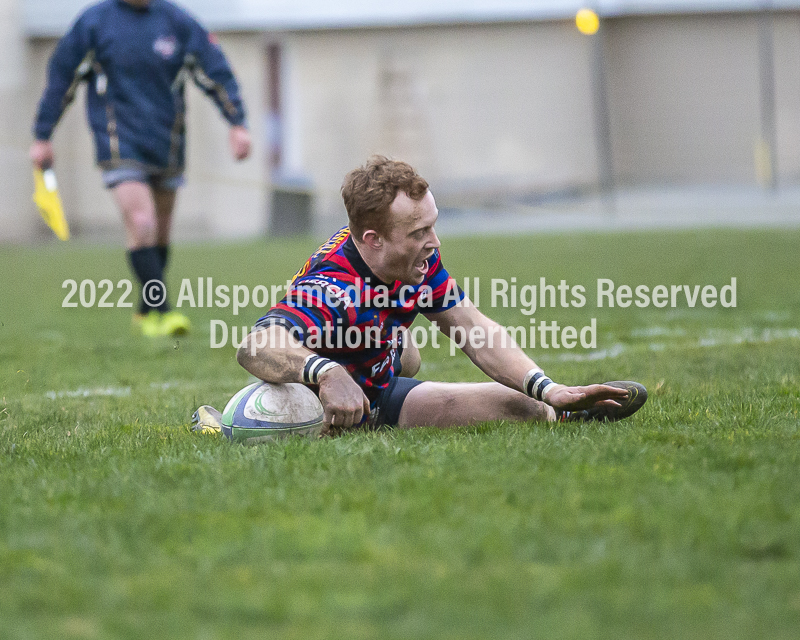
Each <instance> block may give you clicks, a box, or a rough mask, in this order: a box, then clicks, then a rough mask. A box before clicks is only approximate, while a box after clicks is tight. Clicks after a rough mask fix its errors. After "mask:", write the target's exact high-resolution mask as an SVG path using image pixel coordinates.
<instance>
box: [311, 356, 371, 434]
mask: <svg viewBox="0 0 800 640" xmlns="http://www.w3.org/2000/svg"><path fill="white" fill-rule="evenodd" d="M319 399H320V402H322V408H323V409H324V410H325V418H324V420H323V422H322V435H330V434H331V433H332V432H335V431H340V430H342V429H350V428H352V427H357V426H358V425H359V424H360V423H361V418H362V417H363V416H364V415H369V400H367V396H365V395H364V392H363V391H362V390H361V387H359V386H358V385H357V384H356V382H355V380H353V378H351V377H350V374H349V373H347V370H346V369H345V368H344V367H333V368H332V369H330V370H329V371H326V372H325V373H323V374H322V377H321V378H320V381H319Z"/></svg>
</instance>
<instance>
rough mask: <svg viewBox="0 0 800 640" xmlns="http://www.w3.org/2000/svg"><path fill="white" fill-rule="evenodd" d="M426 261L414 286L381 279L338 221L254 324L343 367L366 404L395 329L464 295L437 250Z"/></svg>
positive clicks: (391, 356)
mask: <svg viewBox="0 0 800 640" xmlns="http://www.w3.org/2000/svg"><path fill="white" fill-rule="evenodd" d="M428 265H429V268H428V273H427V274H426V275H425V279H424V280H423V281H422V282H421V283H420V284H415V285H410V284H403V283H402V282H400V281H399V280H398V281H395V282H394V283H391V284H389V283H384V282H381V281H380V280H379V279H378V278H377V276H375V274H374V273H372V271H371V270H370V268H369V267H368V266H367V264H366V263H365V262H364V260H363V258H362V257H361V254H359V252H358V249H357V248H356V245H355V242H354V241H353V238H352V237H351V235H350V230H349V229H348V228H347V227H345V228H343V229H341V230H339V231H338V232H336V233H335V234H334V235H333V236H331V238H330V239H329V240H328V241H327V242H325V243H324V244H323V245H322V246H321V247H320V248H319V249H317V251H315V252H314V254H313V255H312V256H311V257H310V258H309V259H308V261H306V263H305V264H304V265H303V267H302V268H301V269H300V271H298V272H297V274H295V276H294V278H293V279H292V281H291V283H290V286H289V289H288V291H287V294H286V296H284V298H283V299H282V300H281V301H280V302H278V303H277V304H276V305H275V306H274V307H272V308H271V309H270V310H269V311H268V312H267V314H266V315H265V316H264V317H262V318H261V319H260V320H259V321H258V322H257V323H256V327H268V326H272V325H280V326H283V327H284V328H286V329H287V330H288V331H289V332H290V333H292V334H293V335H294V336H295V337H296V338H297V339H298V340H300V341H301V342H302V343H303V344H304V346H305V347H307V348H308V349H310V350H311V351H314V352H315V353H317V354H319V355H321V356H324V357H326V358H330V359H331V360H334V361H336V362H338V363H339V364H341V365H342V366H344V367H345V368H346V369H347V371H348V372H349V373H350V375H351V376H352V377H353V379H354V380H355V381H356V382H357V383H358V384H359V385H360V386H361V388H362V389H363V390H364V393H365V394H366V396H367V398H369V399H370V401H371V402H372V401H374V400H375V399H376V398H377V396H378V394H379V393H380V391H381V390H382V389H385V388H386V387H387V386H388V384H389V382H390V380H391V379H392V376H393V375H394V374H395V356H396V353H397V337H398V334H399V331H400V329H401V328H402V327H409V326H410V325H411V324H412V323H413V322H414V318H416V317H417V314H419V313H425V314H428V313H438V312H441V311H445V310H447V309H450V308H451V307H453V306H455V305H456V304H457V303H458V302H460V301H461V300H463V299H464V292H463V291H462V290H461V288H460V287H459V286H458V284H456V281H455V280H454V279H453V278H452V277H450V274H448V273H447V270H446V269H445V268H444V266H443V265H442V259H441V256H440V255H439V251H438V250H436V251H435V252H434V254H433V256H431V258H429V261H428Z"/></svg>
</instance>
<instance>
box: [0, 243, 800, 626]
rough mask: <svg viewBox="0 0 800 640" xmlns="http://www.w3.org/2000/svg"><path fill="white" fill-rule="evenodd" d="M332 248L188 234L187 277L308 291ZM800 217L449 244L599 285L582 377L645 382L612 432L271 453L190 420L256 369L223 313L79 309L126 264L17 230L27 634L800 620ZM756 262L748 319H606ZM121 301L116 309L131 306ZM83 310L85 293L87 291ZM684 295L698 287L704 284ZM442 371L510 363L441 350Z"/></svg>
mask: <svg viewBox="0 0 800 640" xmlns="http://www.w3.org/2000/svg"><path fill="white" fill-rule="evenodd" d="M315 244H316V243H314V242H313V241H296V242H267V243H252V244H242V245H226V246H178V247H177V248H176V249H175V251H174V257H173V266H172V269H171V277H172V278H173V279H172V281H171V283H170V284H171V286H172V287H173V300H175V297H176V296H175V291H177V288H178V286H179V279H180V278H183V277H191V278H192V279H193V280H196V278H197V277H201V276H202V277H213V279H214V283H215V285H216V284H227V285H228V286H232V285H234V284H242V285H248V286H249V287H254V286H255V285H257V284H267V285H269V284H277V283H280V282H284V281H285V280H286V278H287V277H289V276H290V275H291V274H292V273H293V271H294V269H295V268H296V267H298V266H299V265H300V264H301V262H302V260H304V259H305V257H306V255H308V253H309V252H310V251H311V250H312V249H313V248H314V247H315ZM798 246H800V231H764V232H757V231H713V232H711V231H703V232H698V231H692V232H663V231H660V232H657V233H647V234H645V233H641V234H640V233H636V234H623V235H592V234H587V235H580V234H575V235H564V236H557V237H549V236H548V237H540V238H535V237H522V238H514V239H491V240H489V241H487V242H482V243H480V244H479V243H478V242H477V241H476V240H475V239H468V238H463V239H449V240H445V242H444V247H443V256H444V260H445V264H446V265H447V267H448V269H449V270H450V272H451V273H452V274H453V275H454V276H456V277H457V278H458V279H459V280H461V279H462V278H463V277H465V276H469V277H471V278H475V277H480V278H481V282H482V285H483V290H482V295H481V303H482V304H481V307H482V308H483V309H484V311H486V312H487V313H488V314H489V315H492V316H493V317H495V318H496V319H498V320H499V321H501V322H502V323H504V324H507V325H526V324H528V318H527V317H526V316H524V315H522V314H521V313H520V310H519V309H503V308H495V309H493V308H491V305H490V302H491V300H490V296H489V281H490V279H491V278H511V277H516V278H517V282H518V284H519V285H522V284H525V283H537V282H538V280H539V278H540V277H542V276H544V277H546V278H547V282H548V283H553V284H558V282H559V281H560V280H561V279H565V280H566V281H567V282H568V283H569V284H570V285H578V284H580V285H583V286H584V287H585V288H586V290H587V304H586V306H585V307H583V308H580V309H575V308H569V309H561V308H557V309H549V308H548V309H540V310H537V313H536V314H535V317H536V319H537V321H552V320H557V321H558V322H559V324H561V325H564V324H569V325H574V326H576V327H581V326H584V325H587V324H588V323H589V322H590V320H591V319H592V318H596V320H597V327H598V331H597V342H598V344H597V350H596V351H592V352H587V351H584V350H581V349H574V350H570V351H567V350H564V349H561V350H555V349H547V350H545V349H537V350H536V351H534V352H532V355H533V356H534V358H535V359H536V360H537V362H538V363H539V364H541V365H542V366H544V367H545V369H546V371H547V372H548V373H549V374H550V375H551V377H553V378H554V379H556V380H558V381H562V382H566V383H573V384H579V383H583V382H589V381H597V382H599V381H603V380H610V379H630V378H633V379H637V380H640V381H641V382H643V383H644V384H645V385H646V386H647V387H648V389H649V390H650V394H651V395H650V401H649V402H648V404H647V405H646V406H645V408H644V409H643V410H642V411H641V412H640V413H639V414H637V415H636V416H634V418H633V419H631V420H627V421H624V422H621V423H616V424H612V425H591V424H590V425H585V426H583V425H578V426H575V425H569V426H557V427H551V426H548V425H543V424H505V423H490V424H483V425H479V426H473V427H464V428H459V429H454V430H450V431H436V430H433V429H419V430H414V431H411V432H384V433H377V434H366V433H353V434H349V435H347V436H344V437H341V438H338V439H326V440H321V441H310V440H300V439H297V440H290V441H285V442H282V443H279V444H275V445H269V446H267V445H264V446H258V447H250V448H248V447H242V446H238V445H231V444H229V443H228V442H226V441H224V440H221V439H217V438H215V437H211V436H200V435H196V434H192V433H190V431H189V430H188V424H189V418H190V415H191V413H192V411H193V410H194V409H195V408H196V407H197V406H198V405H199V404H206V403H208V404H213V405H215V406H217V407H218V408H221V407H222V406H223V405H224V404H225V402H226V401H227V399H228V398H229V397H230V396H231V395H232V394H233V393H234V392H235V391H237V390H238V389H239V388H241V387H243V386H244V385H245V384H246V383H247V382H248V376H247V374H246V373H245V372H244V371H243V370H241V369H240V368H238V365H237V364H236V361H235V352H234V349H233V348H232V347H227V348H223V349H211V348H210V346H209V342H210V328H209V327H210V321H211V320H212V319H221V320H224V321H225V322H227V323H229V324H231V325H236V326H248V325H250V324H252V323H253V322H254V321H255V320H256V319H257V318H258V317H259V316H260V315H261V311H260V310H259V309H256V308H255V307H253V306H251V307H250V308H249V309H246V310H244V311H242V312H241V313H240V314H239V315H238V316H233V315H232V313H231V309H216V308H212V309H208V308H203V309H189V310H187V313H188V315H190V317H191V318H192V320H193V322H194V324H195V331H194V332H193V334H192V335H190V336H188V337H186V338H182V339H180V340H174V339H173V340H169V339H163V340H155V341H152V340H150V341H148V340H145V339H142V338H139V337H137V336H135V335H133V334H132V333H131V332H130V330H129V323H130V310H128V309H119V308H103V309H101V308H97V307H96V306H95V307H94V308H83V307H82V306H81V305H80V304H79V305H78V307H77V308H62V306H61V304H62V301H63V299H64V297H65V295H66V294H67V292H68V291H67V290H66V289H62V282H63V281H64V280H65V279H68V278H72V279H74V280H76V282H77V283H80V282H81V281H82V280H83V279H93V280H94V281H95V282H96V283H97V282H99V281H100V280H101V279H103V278H108V279H110V280H111V281H112V282H113V283H116V282H117V281H118V280H119V279H121V278H126V277H128V274H127V270H126V266H125V263H124V260H123V252H122V250H121V249H118V248H106V247H93V246H81V245H75V246H61V245H59V246H55V245H48V246H40V247H35V248H16V247H3V248H0V272H1V273H2V274H3V277H2V284H0V372H1V373H0V380H2V384H1V385H0V394H1V395H2V405H1V406H0V487H1V489H0V638H13V639H22V638H98V639H105V638H142V637H149V638H171V639H172V638H279V637H280V638H298V639H301V638H302V639H303V640H308V639H315V638H346V639H353V640H356V639H361V638H386V639H393V638H398V639H399V638H404V639H405V638H407V639H415V640H416V639H420V638H452V639H454V640H456V639H458V640H466V639H476V640H477V639H486V638H503V639H515V638H519V639H522V638H548V639H551V638H631V639H634V638H635V639H646V638H726V639H727V638H770V639H777V638H796V637H797V634H798V629H800V569H799V568H798V567H800V481H798V470H800V429H799V428H798V422H799V417H798V410H799V409H800V357H799V356H800V330H799V329H798V327H800V287H799V286H798V283H797V280H798V275H800V265H799V264H798V257H797V256H798V249H797V248H798ZM732 277H736V278H737V306H736V308H722V307H720V306H717V307H715V308H712V309H706V308H704V307H702V305H701V304H699V303H698V304H697V306H696V307H695V308H689V307H688V306H687V305H686V303H685V302H681V304H679V306H678V307H677V308H675V309H672V308H670V307H667V308H664V309H657V308H654V307H652V306H650V307H648V308H638V307H635V306H632V307H630V308H626V309H621V308H614V309H608V308H602V309H598V308H597V307H596V304H595V300H594V295H593V292H594V291H595V288H596V286H595V283H596V280H597V279H598V278H609V279H611V280H613V281H614V282H615V283H617V284H618V285H619V284H628V285H631V286H633V287H635V286H637V285H641V284H644V285H647V286H649V287H651V288H652V287H653V286H655V285H658V284H663V285H671V284H689V285H695V284H699V285H708V284H712V285H715V286H716V287H717V288H720V287H721V286H722V285H725V284H729V283H730V281H731V278H732ZM117 293H118V292H117V291H115V293H114V296H112V298H111V300H112V301H114V300H116V299H117V297H118V295H117ZM74 299H75V300H77V299H78V298H77V297H76V298H74ZM681 300H682V299H681ZM423 358H424V361H425V363H424V365H423V369H422V371H421V374H420V377H422V378H425V379H439V380H476V381H477V380H482V379H483V376H482V374H480V372H479V371H478V370H477V369H475V368H474V367H473V366H472V365H471V364H470V363H469V362H468V361H467V360H466V359H465V358H464V357H450V355H449V351H448V349H447V347H446V345H444V348H441V349H438V350H434V349H431V348H430V347H427V348H425V349H424V350H423Z"/></svg>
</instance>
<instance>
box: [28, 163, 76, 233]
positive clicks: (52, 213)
mask: <svg viewBox="0 0 800 640" xmlns="http://www.w3.org/2000/svg"><path fill="white" fill-rule="evenodd" d="M33 184H34V191H33V201H34V202H35V203H36V206H37V207H39V213H41V214H42V218H44V221H45V222H46V223H47V226H48V227H50V228H51V229H52V230H53V233H55V234H56V235H57V236H58V237H59V238H61V240H69V225H67V219H66V218H65V217H64V209H63V207H62V206H61V198H59V197H58V186H57V184H56V174H55V173H54V172H53V170H52V169H45V170H44V171H42V170H41V169H38V168H36V167H34V169H33Z"/></svg>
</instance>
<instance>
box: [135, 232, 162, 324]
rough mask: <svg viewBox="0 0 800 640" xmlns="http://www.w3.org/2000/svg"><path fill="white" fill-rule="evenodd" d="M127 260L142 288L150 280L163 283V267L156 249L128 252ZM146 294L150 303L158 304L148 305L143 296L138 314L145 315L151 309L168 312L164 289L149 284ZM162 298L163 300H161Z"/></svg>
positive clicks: (143, 248) (149, 248)
mask: <svg viewBox="0 0 800 640" xmlns="http://www.w3.org/2000/svg"><path fill="white" fill-rule="evenodd" d="M128 260H129V261H130V263H131V268H132V269H133V272H134V273H135V274H136V277H137V278H138V280H139V284H140V285H142V286H144V285H145V283H147V282H150V281H151V280H157V281H159V282H162V283H163V282H164V266H163V262H162V259H161V256H160V255H159V251H158V247H142V248H141V249H133V250H131V251H128ZM146 293H147V298H148V299H149V300H150V301H153V302H157V303H158V304H155V305H151V304H148V303H147V302H145V300H144V298H145V296H144V295H143V296H142V300H141V302H140V304H139V313H147V312H149V311H152V310H153V309H158V310H159V311H161V312H164V311H169V305H168V304H167V298H166V289H165V288H164V287H163V286H162V287H161V288H160V289H159V288H158V287H157V286H154V285H152V284H151V285H150V287H149V288H148V290H147V291H146ZM162 297H163V300H162V299H161V298H162Z"/></svg>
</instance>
